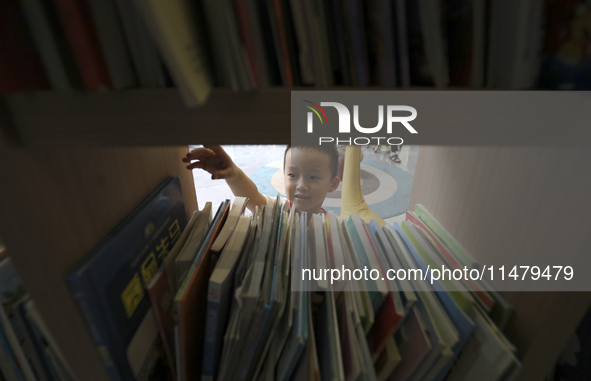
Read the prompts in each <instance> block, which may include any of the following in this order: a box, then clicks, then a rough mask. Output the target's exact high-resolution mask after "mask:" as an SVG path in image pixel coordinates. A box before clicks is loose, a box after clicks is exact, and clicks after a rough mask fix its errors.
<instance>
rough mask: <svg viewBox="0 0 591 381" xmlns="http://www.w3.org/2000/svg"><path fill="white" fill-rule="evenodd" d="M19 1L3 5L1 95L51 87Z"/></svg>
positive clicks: (0, 16) (0, 22)
mask: <svg viewBox="0 0 591 381" xmlns="http://www.w3.org/2000/svg"><path fill="white" fill-rule="evenodd" d="M26 25H27V24H26V20H25V15H24V14H23V10H22V9H21V7H20V4H19V1H18V0H6V1H3V2H2V4H0V35H2V39H0V51H1V52H2V64H1V65H0V93H2V94H4V93H8V92H15V91H33V90H41V89H46V88H48V87H49V82H48V80H47V77H46V75H45V71H44V68H43V65H42V61H41V58H40V56H39V54H38V53H37V51H36V49H35V46H34V43H33V41H32V37H31V35H30V33H29V30H28V29H27V27H26Z"/></svg>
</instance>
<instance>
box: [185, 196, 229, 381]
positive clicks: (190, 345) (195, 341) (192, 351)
mask: <svg viewBox="0 0 591 381" xmlns="http://www.w3.org/2000/svg"><path fill="white" fill-rule="evenodd" d="M229 207H230V205H229V200H226V201H224V202H222V203H221V205H220V207H219V208H218V211H217V213H216V215H215V217H214V219H213V221H212V223H211V225H210V226H209V229H208V231H207V234H206V235H205V239H204V240H203V242H202V243H201V246H200V247H199V251H198V252H197V255H196V256H195V259H194V261H193V264H192V265H191V268H190V269H189V271H188V273H187V276H186V277H185V279H184V281H183V283H182V285H181V286H180V287H179V290H178V291H177V294H176V295H175V298H174V303H175V311H176V314H177V317H178V323H177V326H178V331H179V334H178V340H177V341H176V343H177V344H176V345H175V348H176V350H175V352H176V354H177V355H176V356H177V359H178V360H177V364H178V367H177V377H178V378H179V379H180V380H181V381H186V380H193V379H196V378H198V377H199V375H200V374H201V372H202V362H201V360H202V359H203V338H204V327H205V319H206V311H207V283H208V279H209V276H210V275H211V263H210V262H211V255H210V254H211V252H210V248H211V245H212V244H213V241H214V240H215V238H216V237H217V235H218V234H219V232H220V230H221V228H222V223H223V221H224V220H225V218H226V216H227V214H228V210H229Z"/></svg>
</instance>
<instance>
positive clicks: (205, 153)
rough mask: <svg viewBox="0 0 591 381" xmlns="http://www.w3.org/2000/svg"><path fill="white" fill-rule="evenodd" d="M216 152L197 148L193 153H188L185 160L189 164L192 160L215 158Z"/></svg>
mask: <svg viewBox="0 0 591 381" xmlns="http://www.w3.org/2000/svg"><path fill="white" fill-rule="evenodd" d="M214 155H215V152H214V151H212V150H210V149H209V148H205V147H201V148H196V149H194V150H193V151H191V152H188V153H187V155H186V156H185V157H184V158H183V161H184V162H189V161H191V160H200V159H202V158H205V157H209V156H214Z"/></svg>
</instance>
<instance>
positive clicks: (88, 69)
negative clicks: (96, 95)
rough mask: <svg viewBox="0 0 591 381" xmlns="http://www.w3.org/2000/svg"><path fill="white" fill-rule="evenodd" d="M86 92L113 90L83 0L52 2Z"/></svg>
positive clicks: (55, 0) (85, 3)
mask: <svg viewBox="0 0 591 381" xmlns="http://www.w3.org/2000/svg"><path fill="white" fill-rule="evenodd" d="M54 4H55V7H56V10H57V13H58V14H59V17H60V20H61V22H62V26H63V29H64V32H65V33H66V38H67V39H68V43H69V45H70V48H71V49H72V53H73V55H74V60H75V61H76V66H77V67H78V70H79V71H80V75H81V77H82V82H84V86H85V87H86V89H87V90H101V89H111V88H112V87H113V85H112V83H111V78H110V76H109V72H108V71H107V64H106V62H105V57H104V56H103V51H102V49H101V45H100V42H99V40H98V36H97V34H96V30H95V28H94V24H93V21H92V17H91V14H90V9H89V7H88V3H87V2H86V0H54Z"/></svg>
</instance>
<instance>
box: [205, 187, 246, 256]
mask: <svg viewBox="0 0 591 381" xmlns="http://www.w3.org/2000/svg"><path fill="white" fill-rule="evenodd" d="M247 202H248V199H247V198H246V197H236V198H235V199H234V201H233V202H232V207H231V208H230V212H229V213H228V218H227V219H226V222H225V223H224V226H223V227H222V230H221V231H220V234H218V236H217V238H216V239H215V242H214V243H213V245H212V246H211V251H212V252H214V253H220V252H221V251H222V249H223V247H224V245H225V244H226V242H227V241H228V238H230V235H231V234H232V232H233V231H234V228H235V227H236V224H237V223H238V220H239V218H240V216H241V215H242V214H243V213H244V209H245V208H246V203H247Z"/></svg>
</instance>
